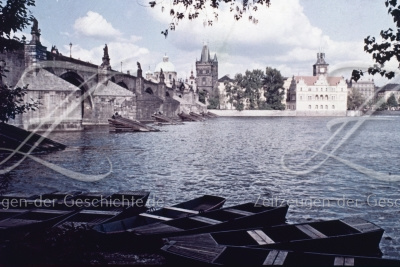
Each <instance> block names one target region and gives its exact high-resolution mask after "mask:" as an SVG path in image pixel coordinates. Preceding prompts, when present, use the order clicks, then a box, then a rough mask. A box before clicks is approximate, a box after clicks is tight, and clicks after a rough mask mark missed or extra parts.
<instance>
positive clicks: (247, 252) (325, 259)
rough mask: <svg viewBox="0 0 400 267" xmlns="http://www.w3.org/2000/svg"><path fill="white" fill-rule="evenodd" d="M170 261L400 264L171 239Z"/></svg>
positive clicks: (284, 264)
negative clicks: (176, 241) (192, 242)
mask: <svg viewBox="0 0 400 267" xmlns="http://www.w3.org/2000/svg"><path fill="white" fill-rule="evenodd" d="M161 249H162V250H163V251H164V252H165V254H166V257H167V259H168V260H169V263H175V264H176V266H178V264H181V265H182V264H187V265H188V264H190V266H193V265H195V266H196V265H201V266H204V265H217V266H271V265H281V266H400V261H399V260H392V259H382V258H377V257H360V256H349V255H335V254H321V253H309V252H294V251H286V250H273V249H260V248H248V247H232V246H206V247H201V246H195V245H194V244H191V245H185V244H183V243H175V242H171V243H170V244H167V245H165V246H163V247H162V248H161Z"/></svg>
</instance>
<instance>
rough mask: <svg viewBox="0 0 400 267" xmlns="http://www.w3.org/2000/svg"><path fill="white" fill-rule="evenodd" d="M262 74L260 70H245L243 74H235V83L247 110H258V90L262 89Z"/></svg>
mask: <svg viewBox="0 0 400 267" xmlns="http://www.w3.org/2000/svg"><path fill="white" fill-rule="evenodd" d="M263 79H264V72H263V71H262V70H258V69H256V70H252V71H249V70H246V72H245V74H244V75H242V74H237V75H236V76H235V83H236V84H237V85H238V86H240V87H241V88H242V90H243V97H244V98H245V99H246V101H247V102H248V103H249V104H248V109H258V107H259V105H260V103H261V101H260V96H261V93H260V90H261V88H262V84H263Z"/></svg>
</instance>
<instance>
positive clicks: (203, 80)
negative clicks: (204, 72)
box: [202, 77, 206, 85]
mask: <svg viewBox="0 0 400 267" xmlns="http://www.w3.org/2000/svg"><path fill="white" fill-rule="evenodd" d="M202 82H203V85H205V84H206V77H203V78H202Z"/></svg>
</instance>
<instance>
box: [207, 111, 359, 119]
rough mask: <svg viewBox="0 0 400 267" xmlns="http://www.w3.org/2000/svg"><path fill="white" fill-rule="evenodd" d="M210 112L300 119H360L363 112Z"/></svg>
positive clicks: (232, 115) (236, 115)
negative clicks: (306, 117)
mask: <svg viewBox="0 0 400 267" xmlns="http://www.w3.org/2000/svg"><path fill="white" fill-rule="evenodd" d="M208 111H210V112H212V113H214V114H216V115H218V116H221V117H296V116H297V117H300V116H323V117H325V116H329V117H330V116H332V117H344V116H351V117H358V116H361V115H362V112H358V111H347V112H346V111H338V112H305V111H296V110H242V111H238V110H233V109H209V110H208Z"/></svg>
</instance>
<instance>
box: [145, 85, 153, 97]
mask: <svg viewBox="0 0 400 267" xmlns="http://www.w3.org/2000/svg"><path fill="white" fill-rule="evenodd" d="M145 92H146V93H148V94H151V95H154V92H153V90H151V88H150V87H148V88H147V89H146V90H145Z"/></svg>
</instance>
